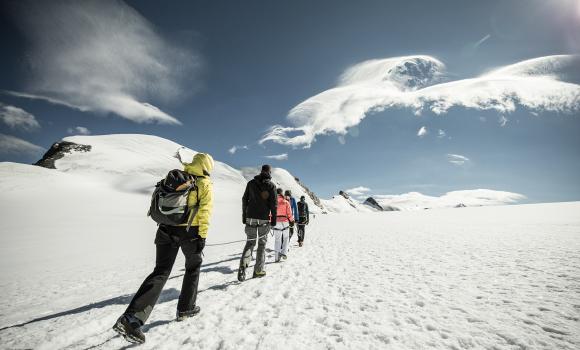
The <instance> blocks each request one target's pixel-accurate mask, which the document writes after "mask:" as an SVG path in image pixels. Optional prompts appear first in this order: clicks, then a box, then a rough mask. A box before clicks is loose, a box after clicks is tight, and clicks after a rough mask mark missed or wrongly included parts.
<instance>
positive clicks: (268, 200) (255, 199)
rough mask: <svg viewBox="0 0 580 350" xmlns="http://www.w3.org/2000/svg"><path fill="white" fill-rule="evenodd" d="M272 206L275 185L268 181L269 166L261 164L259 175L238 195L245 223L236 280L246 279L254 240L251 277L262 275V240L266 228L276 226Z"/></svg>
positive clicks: (275, 205) (263, 254) (273, 206)
mask: <svg viewBox="0 0 580 350" xmlns="http://www.w3.org/2000/svg"><path fill="white" fill-rule="evenodd" d="M276 207H277V203H276V186H275V185H274V184H273V183H272V176H271V167H270V166H269V165H267V164H265V165H263V166H262V170H261V172H260V174H258V175H256V176H255V177H254V178H253V179H252V180H250V181H248V184H247V185H246V191H245V192H244V196H243V197H242V222H243V223H244V224H245V225H246V228H245V232H246V236H247V241H246V246H245V247H244V251H243V252H242V258H241V259H240V269H239V270H238V280H239V281H243V280H245V279H246V268H247V267H248V266H249V264H250V261H251V257H252V251H253V250H254V246H255V245H256V241H258V250H257V252H256V264H255V265H254V274H253V277H264V276H265V275H266V271H265V270H264V263H265V260H266V242H267V241H268V233H270V228H271V227H273V226H276Z"/></svg>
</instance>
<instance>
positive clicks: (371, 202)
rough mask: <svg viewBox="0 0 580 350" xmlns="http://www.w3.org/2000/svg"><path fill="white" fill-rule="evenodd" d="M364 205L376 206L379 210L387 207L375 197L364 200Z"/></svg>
mask: <svg viewBox="0 0 580 350" xmlns="http://www.w3.org/2000/svg"><path fill="white" fill-rule="evenodd" d="M363 204H364V205H368V206H369V207H371V208H374V209H376V210H378V211H384V210H385V209H383V207H382V206H381V205H380V204H379V203H378V202H377V201H376V200H375V199H374V198H373V197H369V198H367V199H366V200H365V201H364V202H363Z"/></svg>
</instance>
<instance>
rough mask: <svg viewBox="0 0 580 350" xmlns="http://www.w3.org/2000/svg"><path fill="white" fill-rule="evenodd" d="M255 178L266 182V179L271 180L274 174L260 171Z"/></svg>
mask: <svg viewBox="0 0 580 350" xmlns="http://www.w3.org/2000/svg"><path fill="white" fill-rule="evenodd" d="M254 179H255V180H256V181H260V182H265V181H269V180H271V179H272V176H270V175H268V174H266V173H259V174H258V175H256V176H254Z"/></svg>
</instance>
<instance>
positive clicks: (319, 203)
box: [294, 177, 323, 209]
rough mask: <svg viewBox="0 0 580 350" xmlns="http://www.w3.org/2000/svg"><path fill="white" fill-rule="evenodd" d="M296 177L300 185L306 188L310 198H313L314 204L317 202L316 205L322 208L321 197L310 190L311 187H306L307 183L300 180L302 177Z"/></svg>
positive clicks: (305, 190)
mask: <svg viewBox="0 0 580 350" xmlns="http://www.w3.org/2000/svg"><path fill="white" fill-rule="evenodd" d="M294 179H295V180H296V182H297V183H298V184H299V185H300V187H302V188H303V189H304V192H306V194H308V197H310V199H312V201H313V202H314V204H316V206H317V207H319V208H320V209H323V207H322V202H321V201H320V198H318V196H317V195H316V194H314V192H312V191H310V189H309V188H308V187H306V185H304V184H303V183H302V182H300V179H298V178H297V177H294Z"/></svg>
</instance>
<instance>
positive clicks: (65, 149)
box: [34, 141, 91, 169]
mask: <svg viewBox="0 0 580 350" xmlns="http://www.w3.org/2000/svg"><path fill="white" fill-rule="evenodd" d="M90 150H91V146H90V145H81V144H78V143H74V142H68V141H60V142H55V143H54V144H53V145H52V146H51V147H50V149H49V150H48V151H46V153H45V154H44V156H42V159H41V160H39V161H38V162H36V163H34V165H38V166H41V167H44V168H48V169H56V166H55V164H54V163H55V162H56V161H57V160H59V159H61V158H62V157H64V156H65V155H66V154H67V153H73V152H90Z"/></svg>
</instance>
